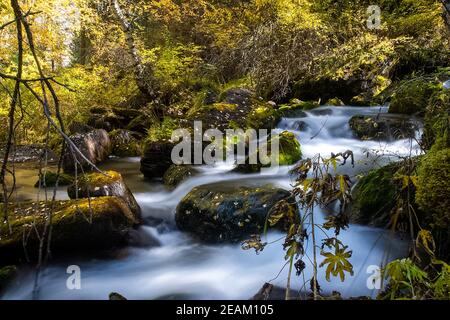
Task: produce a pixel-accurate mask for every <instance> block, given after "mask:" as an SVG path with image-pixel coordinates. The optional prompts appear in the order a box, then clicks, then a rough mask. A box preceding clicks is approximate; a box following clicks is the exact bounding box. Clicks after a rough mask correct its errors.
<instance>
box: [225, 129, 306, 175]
mask: <svg viewBox="0 0 450 320" xmlns="http://www.w3.org/2000/svg"><path fill="white" fill-rule="evenodd" d="M273 141H274V138H272V139H271V140H269V142H268V146H267V151H268V154H267V156H268V157H271V150H272V148H271V146H270V145H271V144H272V143H273ZM278 142H279V158H278V160H279V165H280V166H290V165H293V164H295V163H297V162H298V161H299V160H300V159H301V158H302V150H301V146H300V143H299V142H298V140H297V138H296V137H295V135H294V134H293V133H292V132H289V131H283V132H281V133H280V134H279V140H278ZM258 153H259V150H258ZM268 166H270V164H268V165H263V164H262V161H261V158H260V155H259V154H258V163H256V164H250V163H249V157H247V159H246V161H245V164H238V165H237V166H236V168H235V169H233V172H239V173H257V172H260V171H261V168H263V167H268Z"/></svg>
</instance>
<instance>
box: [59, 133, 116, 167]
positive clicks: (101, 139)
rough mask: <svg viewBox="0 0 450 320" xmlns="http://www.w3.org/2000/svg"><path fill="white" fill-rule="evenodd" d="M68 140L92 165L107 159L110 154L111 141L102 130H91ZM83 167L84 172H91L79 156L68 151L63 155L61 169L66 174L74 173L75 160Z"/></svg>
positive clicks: (86, 163) (87, 164) (88, 165)
mask: <svg viewBox="0 0 450 320" xmlns="http://www.w3.org/2000/svg"><path fill="white" fill-rule="evenodd" d="M70 139H71V140H72V141H73V143H74V144H75V145H76V146H77V148H78V149H79V150H80V151H81V152H82V153H83V155H84V156H85V157H86V158H87V159H88V160H89V161H90V162H91V163H93V164H94V165H96V164H98V163H101V162H103V161H105V160H106V159H108V157H109V155H110V154H111V149H112V146H111V140H110V139H109V135H108V133H107V132H106V131H105V130H103V129H99V130H93V131H90V132H88V133H80V134H76V135H74V136H71V137H70ZM74 156H75V157H76V159H77V160H78V162H79V163H80V164H81V165H82V166H83V168H84V169H85V170H91V169H92V168H91V165H90V164H89V163H88V162H87V161H86V160H84V159H83V158H82V157H81V156H80V155H79V154H76V153H72V152H70V151H69V150H67V151H66V153H65V154H64V162H63V168H64V172H66V173H73V172H75V163H76V162H75V160H74Z"/></svg>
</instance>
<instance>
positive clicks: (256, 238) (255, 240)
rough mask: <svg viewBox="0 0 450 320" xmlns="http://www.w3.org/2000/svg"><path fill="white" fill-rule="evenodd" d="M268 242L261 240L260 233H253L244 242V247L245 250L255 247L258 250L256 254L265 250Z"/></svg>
mask: <svg viewBox="0 0 450 320" xmlns="http://www.w3.org/2000/svg"><path fill="white" fill-rule="evenodd" d="M266 245H267V243H266V242H262V241H261V236H260V235H252V236H251V238H250V239H248V240H246V241H244V242H243V243H242V249H243V250H251V249H254V250H255V251H256V254H258V253H259V252H261V251H263V250H264V248H265V247H266Z"/></svg>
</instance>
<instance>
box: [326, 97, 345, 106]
mask: <svg viewBox="0 0 450 320" xmlns="http://www.w3.org/2000/svg"><path fill="white" fill-rule="evenodd" d="M325 105H327V106H335V107H342V106H345V103H344V102H343V101H342V100H341V99H339V98H332V99H329V100H328V101H327V103H325Z"/></svg>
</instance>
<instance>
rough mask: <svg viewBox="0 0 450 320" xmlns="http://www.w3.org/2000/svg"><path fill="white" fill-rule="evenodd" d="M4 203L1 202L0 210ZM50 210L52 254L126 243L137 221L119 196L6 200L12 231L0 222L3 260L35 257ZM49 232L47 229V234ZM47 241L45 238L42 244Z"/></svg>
mask: <svg viewBox="0 0 450 320" xmlns="http://www.w3.org/2000/svg"><path fill="white" fill-rule="evenodd" d="M3 206H4V204H1V205H0V209H1V210H2V211H3V210H4V208H3ZM50 212H51V213H52V216H51V217H52V218H51V225H50V227H51V238H50V249H51V252H52V255H53V257H55V256H64V255H67V254H69V253H73V252H95V251H96V250H101V249H110V248H113V247H116V246H122V245H126V244H127V243H128V239H129V234H130V232H131V231H132V230H133V228H134V227H136V226H137V225H139V224H140V221H139V219H138V218H137V217H136V215H135V214H134V213H133V212H132V211H131V210H130V208H129V207H128V205H127V204H126V203H125V201H123V200H122V199H121V198H118V197H102V198H93V199H81V200H69V201H55V202H50V201H49V202H44V201H42V202H24V203H16V204H9V205H8V217H9V226H10V227H11V232H10V231H9V229H8V225H7V224H6V223H2V224H0V234H1V235H2V237H1V238H0V261H2V263H19V262H26V261H27V260H28V259H30V260H35V259H36V258H37V256H38V252H39V244H40V238H41V237H42V234H43V230H44V228H45V225H46V223H47V221H48V219H47V217H48V215H49V214H50ZM48 235H49V233H48V232H47V233H46V237H48ZM47 241H48V239H46V238H45V239H44V244H46V243H47Z"/></svg>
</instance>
